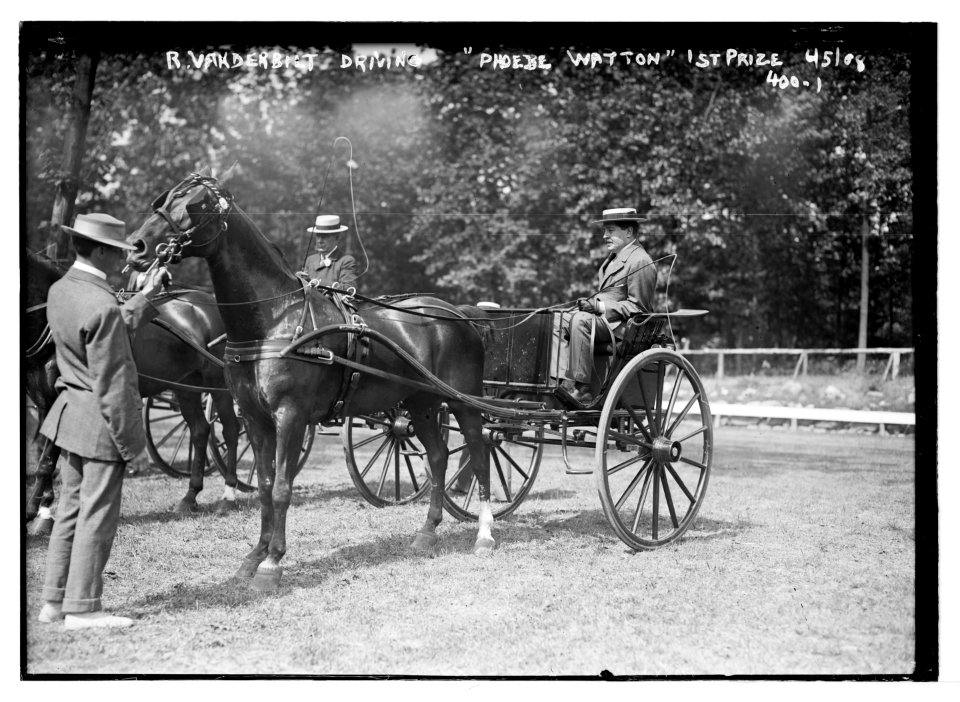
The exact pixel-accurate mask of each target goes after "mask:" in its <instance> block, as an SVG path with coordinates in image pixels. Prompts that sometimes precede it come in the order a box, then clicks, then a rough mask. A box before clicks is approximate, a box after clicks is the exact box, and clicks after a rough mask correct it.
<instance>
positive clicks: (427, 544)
mask: <svg viewBox="0 0 960 702" xmlns="http://www.w3.org/2000/svg"><path fill="white" fill-rule="evenodd" d="M439 540H440V539H439V537H438V536H437V535H436V534H435V533H434V532H432V531H418V532H417V536H416V538H415V539H414V540H413V543H412V544H410V548H412V549H413V550H414V551H421V552H423V551H432V550H433V549H434V547H435V546H436V545H437V542H438V541H439Z"/></svg>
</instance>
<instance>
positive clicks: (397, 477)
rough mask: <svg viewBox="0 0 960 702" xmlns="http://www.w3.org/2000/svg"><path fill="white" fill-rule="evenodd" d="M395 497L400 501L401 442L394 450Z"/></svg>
mask: <svg viewBox="0 0 960 702" xmlns="http://www.w3.org/2000/svg"><path fill="white" fill-rule="evenodd" d="M393 499H395V500H396V501H397V502H399V501H400V443H399V442H397V446H396V449H395V450H394V452H393Z"/></svg>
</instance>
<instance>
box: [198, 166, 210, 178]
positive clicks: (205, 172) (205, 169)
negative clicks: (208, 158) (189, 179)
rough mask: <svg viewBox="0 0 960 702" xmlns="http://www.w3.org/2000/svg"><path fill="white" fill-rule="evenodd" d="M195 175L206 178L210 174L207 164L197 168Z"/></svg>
mask: <svg viewBox="0 0 960 702" xmlns="http://www.w3.org/2000/svg"><path fill="white" fill-rule="evenodd" d="M197 175H199V176H203V177H204V178H208V177H209V176H210V169H209V168H208V167H207V166H204V167H203V168H200V169H198V170H197Z"/></svg>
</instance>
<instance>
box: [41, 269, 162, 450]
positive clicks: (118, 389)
mask: <svg viewBox="0 0 960 702" xmlns="http://www.w3.org/2000/svg"><path fill="white" fill-rule="evenodd" d="M156 315H157V311H156V309H155V308H154V307H153V305H151V304H150V302H149V301H148V300H147V298H145V297H144V296H143V295H134V296H133V297H132V298H130V300H128V301H127V303H126V304H124V305H123V306H122V307H121V306H120V305H119V304H118V303H117V298H116V297H115V296H114V294H113V290H112V288H111V287H110V285H109V284H108V283H107V282H106V281H105V280H102V279H100V278H98V277H97V276H95V275H93V274H91V273H87V272H86V271H81V270H79V269H77V268H71V269H70V270H69V271H68V272H67V273H66V275H64V276H63V278H61V279H60V280H58V281H57V282H56V283H54V284H53V286H51V288H50V292H49V294H48V295H47V320H48V321H49V323H50V331H51V332H52V334H53V340H54V342H55V343H56V347H57V366H58V367H59V369H60V378H59V379H58V380H57V384H56V387H57V390H59V391H60V394H59V395H58V396H57V399H56V401H55V402H54V403H53V407H52V408H51V409H50V413H49V414H48V415H47V418H46V420H45V421H44V423H43V426H42V427H41V429H40V431H41V433H42V434H43V435H44V436H46V437H47V438H49V439H51V440H52V441H53V442H54V443H55V444H56V445H57V446H59V447H60V448H62V449H64V450H66V451H69V452H70V453H73V454H76V455H78V456H83V457H84V458H93V459H97V460H101V461H131V460H133V459H134V458H135V457H136V456H137V454H139V453H140V452H141V451H143V449H144V447H145V446H146V435H145V433H144V429H143V422H142V420H141V418H140V408H141V400H140V393H139V391H138V389H137V367H136V365H135V363H134V360H133V351H132V348H131V344H130V336H131V335H132V333H133V332H134V331H135V330H136V329H137V328H138V327H139V326H141V325H142V324H144V323H146V322H147V321H149V320H150V319H152V318H153V317H155V316H156Z"/></svg>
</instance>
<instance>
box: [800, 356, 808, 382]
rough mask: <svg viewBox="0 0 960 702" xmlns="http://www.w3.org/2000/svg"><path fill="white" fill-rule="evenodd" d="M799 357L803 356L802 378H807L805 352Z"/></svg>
mask: <svg viewBox="0 0 960 702" xmlns="http://www.w3.org/2000/svg"><path fill="white" fill-rule="evenodd" d="M800 355H801V356H803V377H804V378H806V377H807V352H806V351H804V352H803V353H802V354H800Z"/></svg>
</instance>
